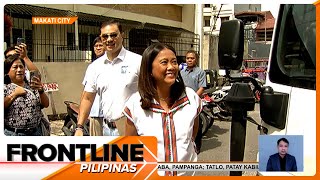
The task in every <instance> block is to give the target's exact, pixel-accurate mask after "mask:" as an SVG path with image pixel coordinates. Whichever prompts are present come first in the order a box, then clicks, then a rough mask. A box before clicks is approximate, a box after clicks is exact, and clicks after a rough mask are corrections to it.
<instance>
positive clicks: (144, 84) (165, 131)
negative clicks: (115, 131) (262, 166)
mask: <svg viewBox="0 0 320 180" xmlns="http://www.w3.org/2000/svg"><path fill="white" fill-rule="evenodd" d="M201 109H202V104H201V100H200V98H199V96H198V95H197V94H196V93H195V92H194V91H193V90H192V89H190V88H188V87H185V85H184V83H183V80H182V78H181V75H180V72H179V66H178V62H177V58H176V52H175V50H174V48H173V47H171V46H169V45H165V44H161V43H156V44H152V45H151V46H149V47H148V48H147V49H146V50H145V51H144V53H143V55H142V62H141V68H140V74H139V82H138V92H137V93H135V94H133V95H132V96H131V97H130V99H129V100H128V101H127V103H126V107H125V110H124V114H125V115H126V116H127V118H128V119H127V123H126V133H125V135H127V136H136V135H139V136H155V137H157V139H158V161H159V162H194V161H197V154H196V152H195V146H194V138H195V137H196V134H197V130H198V115H199V113H200V112H201ZM159 174H160V175H168V176H175V175H186V172H181V171H179V172H176V171H172V172H171V171H166V172H163V171H159Z"/></svg>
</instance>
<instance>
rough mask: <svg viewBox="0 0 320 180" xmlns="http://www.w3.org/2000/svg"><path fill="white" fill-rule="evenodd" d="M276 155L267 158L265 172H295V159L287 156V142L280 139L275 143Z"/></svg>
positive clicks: (284, 139)
mask: <svg viewBox="0 0 320 180" xmlns="http://www.w3.org/2000/svg"><path fill="white" fill-rule="evenodd" d="M277 148H278V153H275V154H273V155H271V156H270V157H269V160H268V163H267V171H297V163H296V158H295V157H294V156H292V155H290V154H288V148H289V141H288V140H287V139H286V138H280V139H279V140H278V141H277Z"/></svg>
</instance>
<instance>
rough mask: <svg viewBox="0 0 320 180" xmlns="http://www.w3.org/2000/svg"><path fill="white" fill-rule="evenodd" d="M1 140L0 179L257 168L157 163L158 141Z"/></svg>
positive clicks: (143, 176)
mask: <svg viewBox="0 0 320 180" xmlns="http://www.w3.org/2000/svg"><path fill="white" fill-rule="evenodd" d="M37 138H38V139H37ZM4 141H7V142H6V147H5V148H1V149H0V153H1V154H0V161H1V162H0V177H1V179H2V178H4V179H22V178H23V179H53V180H55V179H66V178H76V179H87V178H95V179H105V178H106V177H110V178H126V179H159V178H161V177H160V176H159V175H158V172H160V173H161V171H177V172H181V171H257V170H258V169H259V167H258V163H256V162H254V163H245V162H241V163H240V162H239V163H223V162H221V163H215V162H192V163H187V162H184V163H165V162H158V160H157V139H156V138H155V137H147V136H128V137H19V138H17V137H12V138H11V137H6V138H4ZM103 141H104V142H105V143H101V142H103ZM62 142H63V143H62ZM64 142H70V143H64ZM83 142H86V143H83ZM87 142H90V144H88V143H87Z"/></svg>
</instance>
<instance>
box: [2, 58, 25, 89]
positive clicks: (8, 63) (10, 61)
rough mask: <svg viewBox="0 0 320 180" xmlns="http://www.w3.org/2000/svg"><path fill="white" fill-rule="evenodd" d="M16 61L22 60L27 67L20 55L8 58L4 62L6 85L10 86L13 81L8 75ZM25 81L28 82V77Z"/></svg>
mask: <svg viewBox="0 0 320 180" xmlns="http://www.w3.org/2000/svg"><path fill="white" fill-rule="evenodd" d="M16 60H20V61H21V63H22V64H23V66H24V67H26V63H25V62H24V60H23V59H21V58H19V54H13V55H10V56H8V57H7V58H6V59H5V60H4V71H3V73H4V84H10V83H11V79H10V77H9V75H8V73H9V71H10V68H11V66H12V64H13V63H14V62H15V61H16ZM24 80H25V81H26V82H27V79H26V77H24Z"/></svg>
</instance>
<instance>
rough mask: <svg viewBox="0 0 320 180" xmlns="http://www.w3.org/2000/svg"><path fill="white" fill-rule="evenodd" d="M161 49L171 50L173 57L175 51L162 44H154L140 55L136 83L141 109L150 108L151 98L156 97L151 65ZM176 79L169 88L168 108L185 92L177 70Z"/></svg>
mask: <svg viewBox="0 0 320 180" xmlns="http://www.w3.org/2000/svg"><path fill="white" fill-rule="evenodd" d="M163 49H169V50H171V51H172V52H173V53H174V54H175V55H176V51H175V50H174V48H173V47H172V46H170V45H166V44H162V43H155V44H152V45H150V46H149V47H147V49H146V50H144V52H143V54H142V61H141V67H140V74H139V81H138V91H139V93H140V96H141V107H142V109H148V108H150V107H151V103H152V101H153V98H154V97H156V96H157V90H156V86H155V82H154V79H153V77H152V76H151V74H152V63H153V61H154V59H155V58H156V56H157V55H158V54H159V53H160V51H162V50H163ZM177 71H178V77H177V79H176V81H175V83H174V84H173V85H172V86H171V90H170V97H171V98H170V104H169V105H170V106H171V105H172V104H173V103H174V102H175V101H176V100H178V99H179V97H180V96H181V95H182V93H183V92H184V91H185V85H184V83H183V80H182V77H181V74H180V71H179V69H177Z"/></svg>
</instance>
